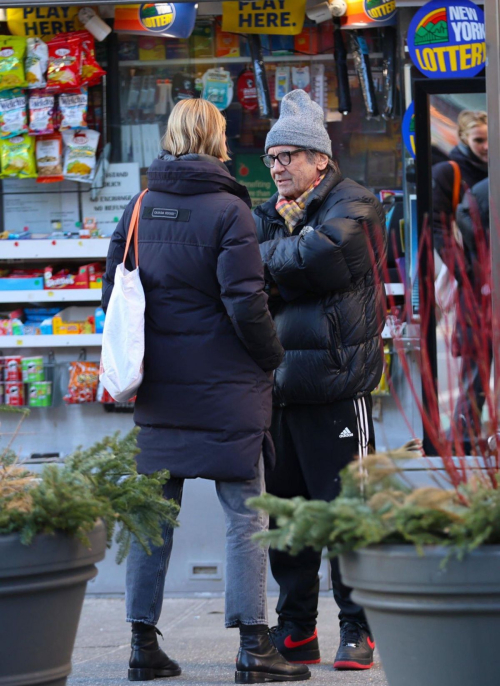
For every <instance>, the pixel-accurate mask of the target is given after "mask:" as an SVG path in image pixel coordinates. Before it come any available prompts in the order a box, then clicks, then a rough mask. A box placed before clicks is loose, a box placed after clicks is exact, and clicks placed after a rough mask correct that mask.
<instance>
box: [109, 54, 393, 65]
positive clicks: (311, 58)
mask: <svg viewBox="0 0 500 686" xmlns="http://www.w3.org/2000/svg"><path fill="white" fill-rule="evenodd" d="M348 57H352V55H348ZM371 57H373V58H377V57H382V53H373V54H372V55H371ZM251 61H252V60H251V57H249V56H246V57H245V56H243V57H227V56H226V57H216V56H213V57H184V58H173V59H165V60H120V62H118V66H120V67H134V68H136V67H161V66H168V67H175V66H178V67H180V66H182V67H186V68H188V67H189V66H190V65H198V64H219V63H221V64H222V63H223V64H249V63H250V62H251ZM264 62H273V63H274V62H333V53H324V54H320V55H305V54H304V55H265V56H264Z"/></svg>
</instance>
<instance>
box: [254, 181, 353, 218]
mask: <svg viewBox="0 0 500 686" xmlns="http://www.w3.org/2000/svg"><path fill="white" fill-rule="evenodd" d="M342 179H343V176H342V174H341V173H340V172H338V171H335V170H334V169H332V168H330V169H329V170H328V171H327V173H326V176H325V178H324V179H323V181H322V182H321V183H320V184H319V186H318V187H317V188H315V189H314V191H313V192H312V193H311V195H310V196H309V198H308V199H307V201H306V206H305V221H306V222H307V219H308V217H310V216H311V215H313V214H314V213H315V212H316V211H317V210H318V209H319V208H320V207H321V205H322V204H323V202H324V201H325V198H326V197H327V196H328V195H329V193H330V192H331V191H332V190H333V189H334V188H335V186H336V185H337V184H339V183H340V182H341V181H342ZM277 202H278V193H277V192H276V193H275V194H274V195H273V196H272V197H271V198H270V199H269V200H268V201H267V202H265V203H263V204H262V205H259V206H258V207H256V208H255V210H254V212H255V214H256V215H257V216H258V217H261V218H262V219H272V220H273V221H280V222H283V220H282V218H281V216H280V215H279V214H278V212H277V210H276V203H277Z"/></svg>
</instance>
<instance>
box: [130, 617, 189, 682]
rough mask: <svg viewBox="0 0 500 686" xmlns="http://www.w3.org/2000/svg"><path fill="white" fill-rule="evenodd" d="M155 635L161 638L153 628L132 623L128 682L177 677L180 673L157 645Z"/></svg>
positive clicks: (141, 623)
mask: <svg viewBox="0 0 500 686" xmlns="http://www.w3.org/2000/svg"><path fill="white" fill-rule="evenodd" d="M156 634H159V635H160V636H162V633H161V631H159V630H158V629H157V628H156V627H155V626H151V625H150V624H144V623H143V622H133V623H132V653H131V654H130V662H129V670H128V680H129V681H150V680H151V679H156V677H166V676H179V674H180V673H181V668H180V667H179V665H178V664H177V662H174V660H171V659H170V658H169V657H168V655H166V654H165V653H164V652H163V650H162V649H161V648H160V646H159V645H158V639H157V638H156ZM162 638H163V636H162Z"/></svg>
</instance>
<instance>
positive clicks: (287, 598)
mask: <svg viewBox="0 0 500 686" xmlns="http://www.w3.org/2000/svg"><path fill="white" fill-rule="evenodd" d="M265 152H266V154H265V155H263V156H262V158H263V162H264V164H265V165H266V167H269V169H270V173H271V176H272V178H273V180H274V182H275V184H276V186H277V193H275V195H273V197H272V198H271V199H270V200H269V201H268V202H266V203H264V204H263V205H260V206H259V207H257V208H256V209H255V211H254V216H255V221H256V224H257V234H258V238H259V243H260V250H261V255H262V260H263V262H264V271H265V276H266V281H267V284H268V289H269V290H270V292H271V299H270V309H271V313H272V315H273V317H274V321H275V323H276V327H277V331H278V336H279V337H280V340H281V342H282V344H283V347H284V348H285V359H284V361H283V363H282V364H281V365H280V367H279V368H278V369H277V370H276V372H275V377H274V408H273V420H272V425H271V433H272V436H273V440H274V443H275V447H276V453H277V463H276V467H275V469H274V470H273V471H271V470H268V471H267V472H266V490H267V491H268V492H269V493H271V494H273V495H276V496H279V497H282V498H292V497H294V496H303V497H304V498H307V499H320V500H326V501H330V500H333V499H334V498H335V497H336V496H337V495H338V494H339V491H340V478H339V473H340V471H341V469H343V468H344V467H345V466H346V465H347V464H348V463H349V462H351V461H352V460H353V459H354V458H355V457H356V456H360V457H362V456H365V455H367V453H368V451H369V450H370V448H372V447H373V446H374V430H373V422H372V403H371V396H370V392H371V391H372V390H373V389H374V388H375V387H376V386H377V384H378V382H379V380H380V377H381V373H382V339H381V335H380V334H381V332H382V329H383V327H384V321H385V316H386V305H385V293H384V285H383V283H382V282H381V279H380V276H379V273H380V272H379V270H380V266H381V262H382V260H383V259H384V257H385V253H386V243H387V238H386V230H385V215H384V211H383V208H382V206H381V204H380V203H379V201H378V200H377V199H376V198H375V196H374V195H372V193H370V192H369V191H367V190H366V189H365V188H363V187H362V186H360V185H358V184H357V183H355V182H354V181H351V180H350V179H344V178H343V177H342V175H341V173H340V171H339V169H338V167H337V164H336V163H335V162H334V161H333V160H332V144H331V140H330V138H329V136H328V134H327V131H326V129H325V126H324V114H323V110H322V109H321V107H320V106H319V105H317V104H316V103H314V102H313V101H312V100H311V99H310V97H309V95H307V93H305V92H304V91H303V90H294V91H292V92H291V93H288V94H287V95H286V96H285V97H284V98H283V101H282V104H281V114H280V117H279V119H278V121H277V122H276V124H275V125H274V126H273V127H272V129H271V131H270V132H269V134H268V136H267V139H266V146H265ZM270 560H271V569H272V573H273V575H274V578H275V579H276V581H277V582H278V584H279V587H280V595H279V600H278V605H277V608H276V610H277V613H278V617H279V622H278V625H277V626H276V627H274V628H273V629H272V630H271V635H272V639H273V641H274V643H275V645H276V647H277V648H278V650H279V651H280V652H281V653H282V655H284V656H285V657H286V658H287V660H290V661H292V662H305V663H314V662H319V661H320V650H319V644H318V638H317V631H316V618H317V607H318V592H319V578H318V571H319V568H320V564H321V554H320V553H319V552H316V551H314V550H312V549H306V550H305V551H303V552H302V553H300V554H299V555H297V556H291V555H289V554H288V553H286V552H281V551H278V550H271V551H270ZM331 572H332V585H333V594H334V598H335V600H336V602H337V604H338V606H339V608H340V614H339V619H340V634H341V639H340V646H339V649H338V651H337V655H336V657H335V660H334V667H335V668H337V669H369V668H370V667H371V666H372V665H373V650H374V646H375V644H374V642H373V638H372V636H371V634H370V629H369V627H368V623H367V620H366V617H365V614H364V612H363V609H362V608H361V607H360V606H358V605H357V604H356V603H355V602H353V600H352V599H351V589H349V588H347V587H346V586H344V584H343V583H342V581H341V578H340V573H339V567H338V561H337V560H336V559H332V560H331Z"/></svg>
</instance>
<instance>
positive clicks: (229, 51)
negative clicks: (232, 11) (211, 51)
mask: <svg viewBox="0 0 500 686" xmlns="http://www.w3.org/2000/svg"><path fill="white" fill-rule="evenodd" d="M240 55H241V52H240V37H239V36H238V35H236V34H235V33H227V31H223V30H222V29H221V27H220V25H219V24H218V23H217V24H216V26H215V56H216V57H240Z"/></svg>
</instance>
